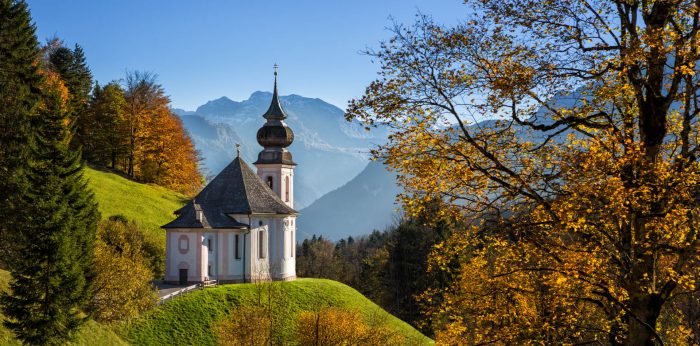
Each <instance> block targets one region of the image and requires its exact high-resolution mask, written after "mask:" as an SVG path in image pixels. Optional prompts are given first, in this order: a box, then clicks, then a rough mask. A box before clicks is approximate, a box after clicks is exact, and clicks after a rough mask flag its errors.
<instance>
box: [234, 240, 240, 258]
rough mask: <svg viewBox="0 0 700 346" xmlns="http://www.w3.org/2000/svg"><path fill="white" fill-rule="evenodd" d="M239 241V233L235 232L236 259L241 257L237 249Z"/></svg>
mask: <svg viewBox="0 0 700 346" xmlns="http://www.w3.org/2000/svg"><path fill="white" fill-rule="evenodd" d="M240 241H241V236H240V235H239V234H236V236H235V242H234V252H235V256H236V259H237V260H239V259H241V253H240V250H239V249H240V247H241V244H240Z"/></svg>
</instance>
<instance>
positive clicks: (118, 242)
mask: <svg viewBox="0 0 700 346" xmlns="http://www.w3.org/2000/svg"><path fill="white" fill-rule="evenodd" d="M146 244H147V241H146V240H145V239H144V235H143V233H142V232H141V230H140V229H139V228H138V226H137V225H136V224H135V223H134V222H126V221H124V220H120V219H119V218H110V219H108V220H103V221H101V222H100V223H99V224H98V227H97V238H96V241H95V270H96V277H95V282H94V294H93V297H92V300H91V301H90V307H91V310H92V312H93V315H94V316H95V318H97V319H98V320H100V321H107V322H111V321H124V320H129V319H131V318H133V317H135V316H137V315H138V314H139V313H140V312H141V311H144V310H146V309H148V308H150V307H153V306H154V305H155V303H156V301H157V299H158V296H157V293H156V290H155V288H154V287H153V285H151V280H152V279H153V272H152V271H151V269H150V268H149V267H150V265H151V262H150V258H149V254H148V251H147V249H146Z"/></svg>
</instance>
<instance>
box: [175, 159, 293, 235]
mask: <svg viewBox="0 0 700 346" xmlns="http://www.w3.org/2000/svg"><path fill="white" fill-rule="evenodd" d="M195 203H196V206H198V207H200V208H201V209H202V211H203V213H204V215H203V216H204V217H203V218H202V221H201V222H200V221H198V220H197V219H196V217H195ZM175 213H176V214H177V215H178V217H177V218H176V219H175V220H173V221H172V222H170V223H168V224H166V225H164V226H162V227H163V228H245V227H246V226H248V225H246V224H244V223H240V222H238V221H236V220H235V219H234V218H233V217H231V216H229V215H230V214H280V215H292V214H296V213H297V212H296V211H295V210H294V209H292V208H290V207H288V206H287V205H286V204H285V203H284V202H282V200H281V199H280V198H279V196H277V194H275V193H274V192H273V191H272V190H271V189H270V188H269V187H268V186H267V184H265V183H264V182H263V181H262V180H261V179H260V178H259V177H258V175H257V174H255V172H253V170H252V169H251V168H250V167H249V166H248V164H246V163H245V161H243V160H242V159H241V158H240V157H237V158H236V159H234V160H233V162H231V163H230V164H229V165H228V166H226V168H224V170H222V171H221V173H219V175H217V176H216V178H214V180H212V181H211V182H210V183H209V184H208V185H207V186H206V187H205V188H204V189H203V190H202V191H201V192H200V193H199V194H198V195H197V197H195V198H194V200H193V201H191V202H189V203H187V204H186V205H185V206H184V207H182V208H181V209H179V210H177V211H176V212H175Z"/></svg>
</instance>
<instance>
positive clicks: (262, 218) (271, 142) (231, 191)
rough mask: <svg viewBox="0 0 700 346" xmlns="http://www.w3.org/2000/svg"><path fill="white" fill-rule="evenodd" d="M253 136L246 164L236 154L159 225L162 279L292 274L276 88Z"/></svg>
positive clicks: (287, 134) (286, 162) (289, 169)
mask: <svg viewBox="0 0 700 346" xmlns="http://www.w3.org/2000/svg"><path fill="white" fill-rule="evenodd" d="M263 117H264V118H265V119H266V122H265V124H264V125H263V126H262V127H261V128H260V129H259V130H258V133H257V140H258V143H259V144H260V145H261V146H263V150H262V151H261V152H260V153H259V154H258V160H257V161H255V163H254V165H255V168H256V170H257V173H255V172H253V170H252V169H251V167H250V166H249V165H248V164H247V163H246V162H245V161H243V159H242V158H241V157H240V153H239V154H238V156H237V157H236V158H235V159H234V160H233V162H231V163H230V164H229V165H228V166H226V168H224V169H223V170H222V171H221V173H219V175H217V176H216V178H214V179H213V180H212V181H211V182H210V183H209V184H208V185H207V186H206V187H205V188H204V189H203V190H202V191H201V192H200V193H199V194H198V195H197V196H196V197H195V198H194V199H193V200H192V201H191V202H189V203H188V204H186V205H185V206H184V207H182V208H181V209H179V210H177V211H175V214H176V215H177V218H176V219H175V220H173V221H172V222H170V223H168V224H166V225H164V226H162V228H164V229H165V231H166V245H165V246H166V248H165V281H166V282H168V283H174V284H181V285H184V284H188V283H194V282H202V281H205V280H219V282H224V283H225V282H251V281H259V280H293V279H295V278H296V268H295V247H296V240H295V239H296V238H295V236H296V216H297V212H296V211H295V210H294V166H296V164H295V163H294V161H292V154H291V153H290V152H289V151H288V150H287V147H288V146H289V145H291V144H292V141H293V140H294V133H293V132H292V129H290V128H289V127H288V126H287V124H286V123H285V122H284V120H285V119H286V118H287V115H286V114H285V112H284V110H283V109H282V106H281V104H280V101H279V97H278V95H277V71H276V69H275V88H274V92H273V94H272V102H271V104H270V108H269V109H268V110H267V112H265V114H264V115H263Z"/></svg>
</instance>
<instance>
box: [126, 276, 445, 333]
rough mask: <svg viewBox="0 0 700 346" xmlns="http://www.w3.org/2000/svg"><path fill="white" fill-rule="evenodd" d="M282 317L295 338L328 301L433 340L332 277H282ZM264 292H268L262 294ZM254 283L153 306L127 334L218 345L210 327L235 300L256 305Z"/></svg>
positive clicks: (195, 294)
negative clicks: (302, 320) (301, 316)
mask: <svg viewBox="0 0 700 346" xmlns="http://www.w3.org/2000/svg"><path fill="white" fill-rule="evenodd" d="M275 285H278V286H277V287H276V289H279V291H280V292H283V293H282V296H281V297H280V298H279V300H278V301H279V302H280V304H281V305H282V306H281V307H280V308H279V310H280V311H281V312H282V315H283V316H285V317H283V321H282V325H283V326H282V327H281V328H280V332H281V333H282V334H283V335H284V336H285V339H287V340H291V339H292V336H293V334H294V332H295V324H296V322H295V321H296V315H297V314H298V313H299V312H301V311H305V310H315V309H318V308H320V307H324V306H335V307H340V308H346V309H357V310H358V311H359V312H360V314H361V315H362V316H363V317H364V318H365V319H366V320H369V319H377V318H381V319H382V320H383V321H384V322H385V323H386V324H387V326H389V327H390V328H392V329H393V330H395V331H396V332H398V333H400V334H401V335H404V336H405V337H406V338H407V339H408V340H411V341H414V342H415V343H417V344H432V340H430V339H428V338H427V337H425V336H424V335H422V334H421V333H420V332H418V331H417V330H416V329H414V328H413V327H411V326H410V325H409V324H407V323H406V322H403V321H401V320H399V319H398V318H396V317H394V316H392V315H390V314H389V313H387V312H386V311H384V310H383V309H382V308H381V307H379V306H378V305H376V304H374V303H373V302H371V301H370V300H369V299H367V298H366V297H365V296H363V295H362V294H360V293H359V292H357V291H356V290H354V289H353V288H351V287H349V286H346V285H344V284H341V283H339V282H336V281H332V280H325V279H297V280H295V281H291V282H279V283H275ZM263 294H264V293H263ZM257 300H258V287H257V286H256V285H255V284H234V285H222V286H219V287H215V288H208V289H204V290H201V291H195V292H192V293H189V294H187V295H185V296H182V297H179V298H177V299H175V300H173V301H170V302H168V303H166V304H164V305H162V306H160V307H158V308H156V309H154V310H151V311H149V312H147V313H145V314H144V315H142V316H141V317H139V318H138V319H137V320H135V321H134V322H133V323H132V324H131V325H129V326H128V327H127V330H126V331H125V334H126V337H127V339H128V340H129V341H130V342H132V343H133V344H135V345H176V344H178V345H216V336H215V334H214V332H213V331H212V326H214V325H216V324H217V323H218V322H220V321H222V320H223V319H225V318H226V317H227V315H228V313H229V311H230V309H231V308H232V307H234V306H237V305H252V304H257Z"/></svg>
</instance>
